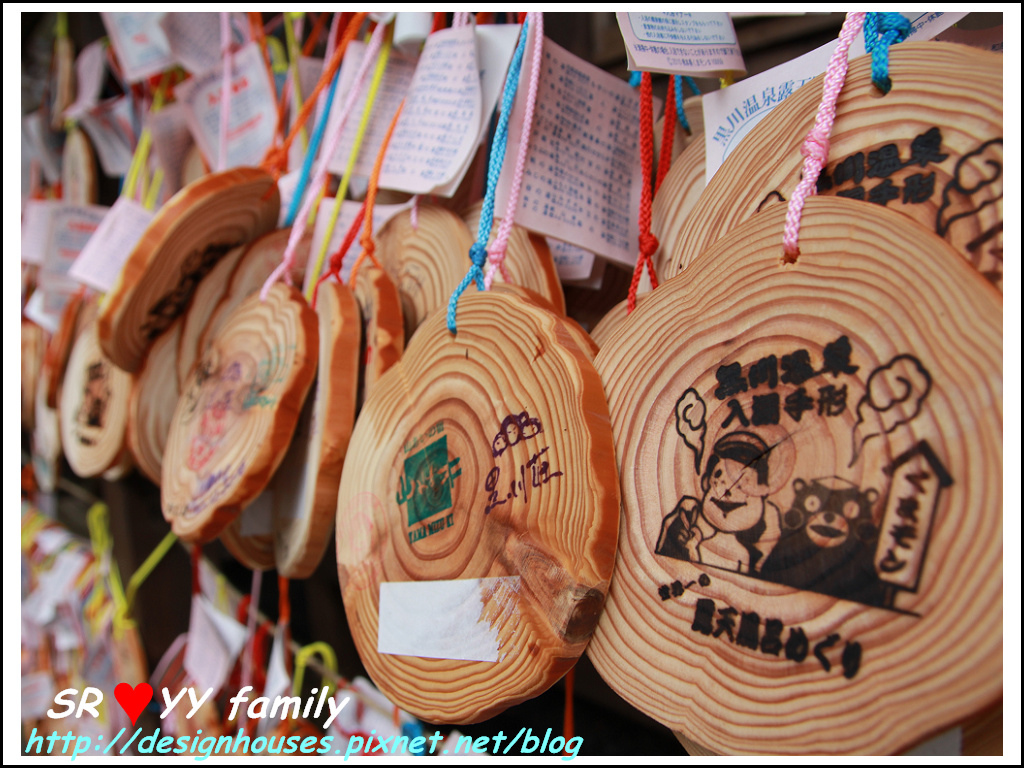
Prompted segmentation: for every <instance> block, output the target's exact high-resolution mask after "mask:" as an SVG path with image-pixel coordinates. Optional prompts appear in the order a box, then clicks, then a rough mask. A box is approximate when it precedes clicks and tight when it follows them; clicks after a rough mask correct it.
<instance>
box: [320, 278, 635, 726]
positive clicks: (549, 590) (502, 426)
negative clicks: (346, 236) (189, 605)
mask: <svg viewBox="0 0 1024 768" xmlns="http://www.w3.org/2000/svg"><path fill="white" fill-rule="evenodd" d="M564 323H565V321H564V320H563V319H561V318H559V317H558V316H557V315H555V314H553V313H551V312H549V311H547V310H545V309H542V308H540V307H537V306H536V305H534V304H533V303H531V302H529V301H527V300H526V299H523V298H521V297H519V296H515V295H511V294H508V295H496V294H494V293H492V292H474V293H466V294H464V295H463V296H462V297H461V299H460V300H459V305H458V333H457V334H456V335H452V334H451V333H450V332H449V331H448V328H447V325H446V317H445V313H444V312H438V313H436V314H435V315H434V316H432V317H431V318H429V319H428V320H427V321H426V323H424V324H423V326H422V327H421V328H420V330H419V331H418V332H417V333H416V336H415V337H414V338H413V340H412V343H411V344H410V346H409V348H408V349H407V350H406V352H405V354H404V355H403V356H402V359H401V360H400V361H398V362H397V363H396V364H395V365H394V366H393V367H392V368H391V369H390V370H389V371H388V372H387V374H385V375H384V376H383V377H382V378H381V379H380V380H379V381H378V382H377V384H376V387H375V388H374V391H373V393H372V394H371V396H370V398H369V399H368V400H367V402H366V403H365V404H364V406H363V409H362V411H361V413H360V416H359V418H358V420H357V421H356V427H355V430H354V432H353V434H352V441H351V443H350V445H349V451H348V455H347V457H346V460H345V468H344V470H343V472H342V478H341V487H340V490H339V494H338V517H337V525H336V537H337V538H336V542H337V553H338V554H337V556H338V574H339V579H340V582H341V589H342V596H343V598H344V602H345V611H346V614H347V616H348V621H349V626H350V627H351V628H352V634H353V638H354V640H355V644H356V647H357V649H358V650H359V655H360V657H361V659H362V661H363V664H364V665H365V666H366V668H367V670H368V671H369V673H370V675H371V677H372V678H373V680H374V682H375V684H376V685H377V686H378V687H379V688H380V690H381V691H382V692H383V693H384V694H385V695H386V696H387V697H388V698H389V699H390V700H391V701H393V702H395V703H396V704H397V705H398V706H400V707H402V708H403V709H405V710H407V711H409V712H411V713H413V714H414V715H416V716H417V717H419V718H421V719H424V720H427V721H430V722H448V723H468V722H476V721H480V720H484V719H486V718H488V717H491V716H493V715H495V714H497V713H498V712H501V711H502V710H504V709H505V708H507V707H509V706H511V705H513V704H517V703H519V702H522V701H525V700H527V699H530V698H532V697H534V696H537V695H539V694H540V693H542V692H543V691H544V690H546V689H547V688H548V687H549V686H551V685H552V684H553V683H554V682H555V681H557V680H558V679H559V678H561V677H562V675H564V674H565V672H566V671H568V669H569V668H571V667H572V666H573V664H574V663H575V662H576V659H577V658H578V657H579V655H580V653H582V652H583V650H584V648H585V647H586V645H587V642H588V641H589V639H590V635H591V633H592V631H593V627H594V624H595V623H596V621H597V617H598V615H599V613H600V611H601V606H602V604H603V602H604V595H605V593H606V591H607V589H608V583H609V580H610V578H611V574H612V570H611V569H612V563H613V561H614V557H615V554H614V553H615V542H616V536H617V531H618V519H619V512H618V504H619V502H618V484H617V482H616V479H615V474H616V473H615V460H614V454H613V444H612V437H611V432H610V430H609V425H608V421H607V418H608V415H607V406H606V403H605V399H604V394H603V392H602V389H601V382H600V379H599V378H598V376H597V372H596V370H595V369H594V367H593V364H592V363H591V362H590V361H589V359H588V358H587V355H586V353H584V352H583V350H581V349H580V348H579V346H578V345H577V344H576V343H575V341H573V338H572V335H571V333H570V332H568V331H567V330H566V329H565V326H564Z"/></svg>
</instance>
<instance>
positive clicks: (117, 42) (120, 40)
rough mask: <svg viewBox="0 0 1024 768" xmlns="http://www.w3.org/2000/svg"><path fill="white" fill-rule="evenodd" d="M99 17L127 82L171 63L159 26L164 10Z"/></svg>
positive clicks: (161, 69) (142, 78)
mask: <svg viewBox="0 0 1024 768" xmlns="http://www.w3.org/2000/svg"><path fill="white" fill-rule="evenodd" d="M100 17H101V18H102V19H103V26H105V27H106V28H107V34H108V35H109V36H110V44H111V46H113V48H114V53H116V54H117V60H118V61H119V62H120V63H121V70H122V71H123V72H124V77H125V79H126V80H127V81H128V82H129V83H137V82H139V81H140V80H144V79H145V78H147V77H149V76H150V75H156V74H159V73H160V72H163V71H164V70H165V69H169V68H170V67H173V66H174V57H173V56H172V55H171V47H170V45H168V43H167V37H166V36H165V35H164V31H163V29H162V28H161V27H160V22H161V20H162V19H163V17H164V13H162V12H160V13H158V12H153V11H135V12H131V13H127V12H118V13H101V14H100ZM219 48H220V46H218V49H219Z"/></svg>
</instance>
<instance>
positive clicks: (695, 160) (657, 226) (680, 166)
mask: <svg viewBox="0 0 1024 768" xmlns="http://www.w3.org/2000/svg"><path fill="white" fill-rule="evenodd" d="M704 185H705V179H704V142H703V141H698V142H694V143H692V144H690V145H689V146H687V147H686V149H684V150H683V151H682V153H681V154H680V155H679V157H677V158H676V159H675V160H674V161H673V162H672V167H671V168H669V171H668V173H667V174H666V175H665V180H664V181H663V182H662V183H661V189H659V190H658V194H657V195H655V196H654V204H653V205H652V206H651V231H652V232H653V233H654V236H655V237H657V238H658V243H659V248H658V250H657V251H655V252H654V271H655V272H656V273H657V275H658V277H659V279H661V280H666V279H668V278H669V277H671V275H669V274H668V273H667V272H666V270H667V267H668V261H669V259H670V254H674V253H676V252H677V251H678V250H679V248H678V246H677V243H678V242H679V236H680V233H681V232H682V229H683V226H684V225H685V224H686V219H687V217H688V216H689V215H690V212H691V211H692V210H693V209H694V207H695V206H696V205H697V201H698V200H699V199H700V196H701V194H702V193H703V192H704ZM672 274H675V273H674V272H673V273H672Z"/></svg>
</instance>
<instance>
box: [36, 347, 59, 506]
mask: <svg viewBox="0 0 1024 768" xmlns="http://www.w3.org/2000/svg"><path fill="white" fill-rule="evenodd" d="M51 375H52V372H51V370H50V369H49V368H48V367H47V366H45V365H44V366H43V367H42V370H41V371H40V373H39V386H38V387H37V388H36V398H35V423H34V425H33V427H34V428H33V430H32V470H33V472H34V473H35V476H36V483H37V484H38V485H39V490H41V491H43V492H44V493H53V492H54V491H56V490H57V477H58V475H59V473H60V457H61V455H62V454H61V445H60V419H59V418H58V416H57V409H56V408H51V407H50V406H49V405H47V404H46V391H47V389H48V388H49V380H50V376H51Z"/></svg>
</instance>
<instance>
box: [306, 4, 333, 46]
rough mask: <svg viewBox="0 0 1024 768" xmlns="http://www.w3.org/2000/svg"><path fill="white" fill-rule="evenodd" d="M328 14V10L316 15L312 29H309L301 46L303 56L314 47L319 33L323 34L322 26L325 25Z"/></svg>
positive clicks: (318, 38)
mask: <svg viewBox="0 0 1024 768" xmlns="http://www.w3.org/2000/svg"><path fill="white" fill-rule="evenodd" d="M330 16H331V14H330V13H329V12H324V13H321V14H320V15H319V16H317V17H316V21H314V22H313V29H312V30H310V33H309V37H307V38H306V42H305V44H304V45H303V46H302V55H303V56H310V55H311V54H312V53H313V51H314V50H315V49H316V44H317V43H318V42H319V41H320V35H322V34H323V32H324V27H326V26H327V19H328V18H330Z"/></svg>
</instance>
